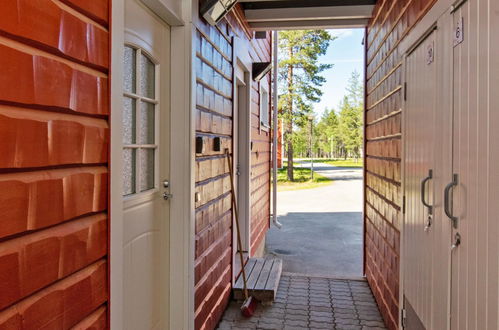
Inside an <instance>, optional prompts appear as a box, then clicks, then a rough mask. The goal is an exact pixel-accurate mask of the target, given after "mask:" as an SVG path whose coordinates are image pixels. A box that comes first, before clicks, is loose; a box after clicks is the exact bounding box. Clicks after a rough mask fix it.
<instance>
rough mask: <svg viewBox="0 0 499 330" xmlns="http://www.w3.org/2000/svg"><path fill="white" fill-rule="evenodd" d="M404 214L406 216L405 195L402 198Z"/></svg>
mask: <svg viewBox="0 0 499 330" xmlns="http://www.w3.org/2000/svg"><path fill="white" fill-rule="evenodd" d="M402 214H405V195H404V196H402Z"/></svg>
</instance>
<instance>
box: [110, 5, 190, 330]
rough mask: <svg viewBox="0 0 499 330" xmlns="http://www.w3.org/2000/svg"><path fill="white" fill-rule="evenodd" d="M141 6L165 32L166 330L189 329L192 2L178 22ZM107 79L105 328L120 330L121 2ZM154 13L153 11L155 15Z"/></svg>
mask: <svg viewBox="0 0 499 330" xmlns="http://www.w3.org/2000/svg"><path fill="white" fill-rule="evenodd" d="M147 5H148V7H149V8H152V10H153V11H154V12H155V13H156V14H157V15H158V16H159V17H160V18H161V19H163V20H164V21H165V22H166V23H168V24H169V25H170V26H171V43H172V44H174V45H175V47H171V54H170V58H171V77H175V83H172V84H171V87H170V94H171V98H170V109H171V110H170V117H171V124H170V125H171V127H170V132H171V135H172V136H173V137H175V138H174V139H171V145H170V152H171V157H170V183H171V190H170V192H171V193H172V194H173V198H172V200H171V202H170V231H169V234H170V247H169V250H170V263H171V265H174V267H172V266H170V267H169V269H170V276H169V277H170V285H169V286H170V294H169V300H170V304H169V306H170V313H169V314H170V320H169V328H170V329H194V197H193V193H192V192H193V191H194V176H193V173H194V154H193V153H192V152H191V151H192V148H193V146H192V144H193V142H192V141H194V130H193V127H194V126H193V122H192V120H193V119H192V116H191V111H190V110H191V105H192V104H193V103H192V98H193V95H192V94H193V93H191V90H192V81H191V77H192V73H193V70H194V68H193V65H192V60H191V59H192V49H193V45H192V42H193V41H192V40H193V38H192V31H193V28H192V24H191V23H190V22H191V15H192V13H193V12H194V10H193V8H191V6H192V2H190V1H182V3H181V6H182V15H181V16H182V17H181V19H182V20H183V22H189V23H187V24H184V25H179V24H182V23H183V22H180V21H179V15H178V14H177V13H174V12H172V11H171V10H170V9H169V8H167V7H166V6H165V4H164V3H163V2H162V1H161V0H147ZM111 8H112V12H111V22H112V24H111V27H110V32H111V70H110V72H111V73H112V79H110V83H109V86H110V95H111V98H110V106H111V115H110V131H111V134H110V166H109V170H110V185H109V186H110V197H109V217H110V223H109V225H110V229H109V232H110V243H109V253H110V256H109V260H110V266H109V270H110V277H109V280H110V284H109V285H110V303H109V306H110V324H111V329H123V276H124V274H123V198H122V174H121V173H122V115H121V109H122V107H123V97H122V95H123V90H122V88H123V87H122V86H123V79H122V76H123V45H124V40H125V39H124V32H125V21H124V18H125V8H124V1H122V0H114V1H112V6H111ZM157 8H159V9H160V10H159V9H157Z"/></svg>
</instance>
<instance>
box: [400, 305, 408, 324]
mask: <svg viewBox="0 0 499 330" xmlns="http://www.w3.org/2000/svg"><path fill="white" fill-rule="evenodd" d="M400 319H401V320H402V322H401V323H402V328H405V327H406V326H407V311H406V310H405V308H403V309H401V310H400Z"/></svg>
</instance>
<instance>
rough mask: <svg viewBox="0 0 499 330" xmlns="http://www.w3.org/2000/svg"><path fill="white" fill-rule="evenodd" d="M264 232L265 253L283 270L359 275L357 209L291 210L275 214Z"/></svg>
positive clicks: (359, 246) (360, 214)
mask: <svg viewBox="0 0 499 330" xmlns="http://www.w3.org/2000/svg"><path fill="white" fill-rule="evenodd" d="M278 219H279V221H280V222H281V223H282V224H283V227H282V228H281V229H277V228H275V227H272V228H271V229H270V230H269V232H268V234H267V244H266V248H267V251H266V252H267V254H268V255H269V256H276V257H279V258H281V259H283V271H284V272H289V273H299V274H309V275H316V276H317V275H318V276H327V277H361V276H362V264H363V261H362V258H363V256H362V244H363V238H362V228H363V226H362V213H361V212H303V213H302V212H295V213H287V214H286V215H283V216H280V217H278Z"/></svg>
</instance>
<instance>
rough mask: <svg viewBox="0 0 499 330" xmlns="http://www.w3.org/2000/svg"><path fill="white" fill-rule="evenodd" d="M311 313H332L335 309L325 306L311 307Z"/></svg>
mask: <svg viewBox="0 0 499 330" xmlns="http://www.w3.org/2000/svg"><path fill="white" fill-rule="evenodd" d="M310 311H318V312H332V311H333V307H332V306H329V307H325V306H310Z"/></svg>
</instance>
